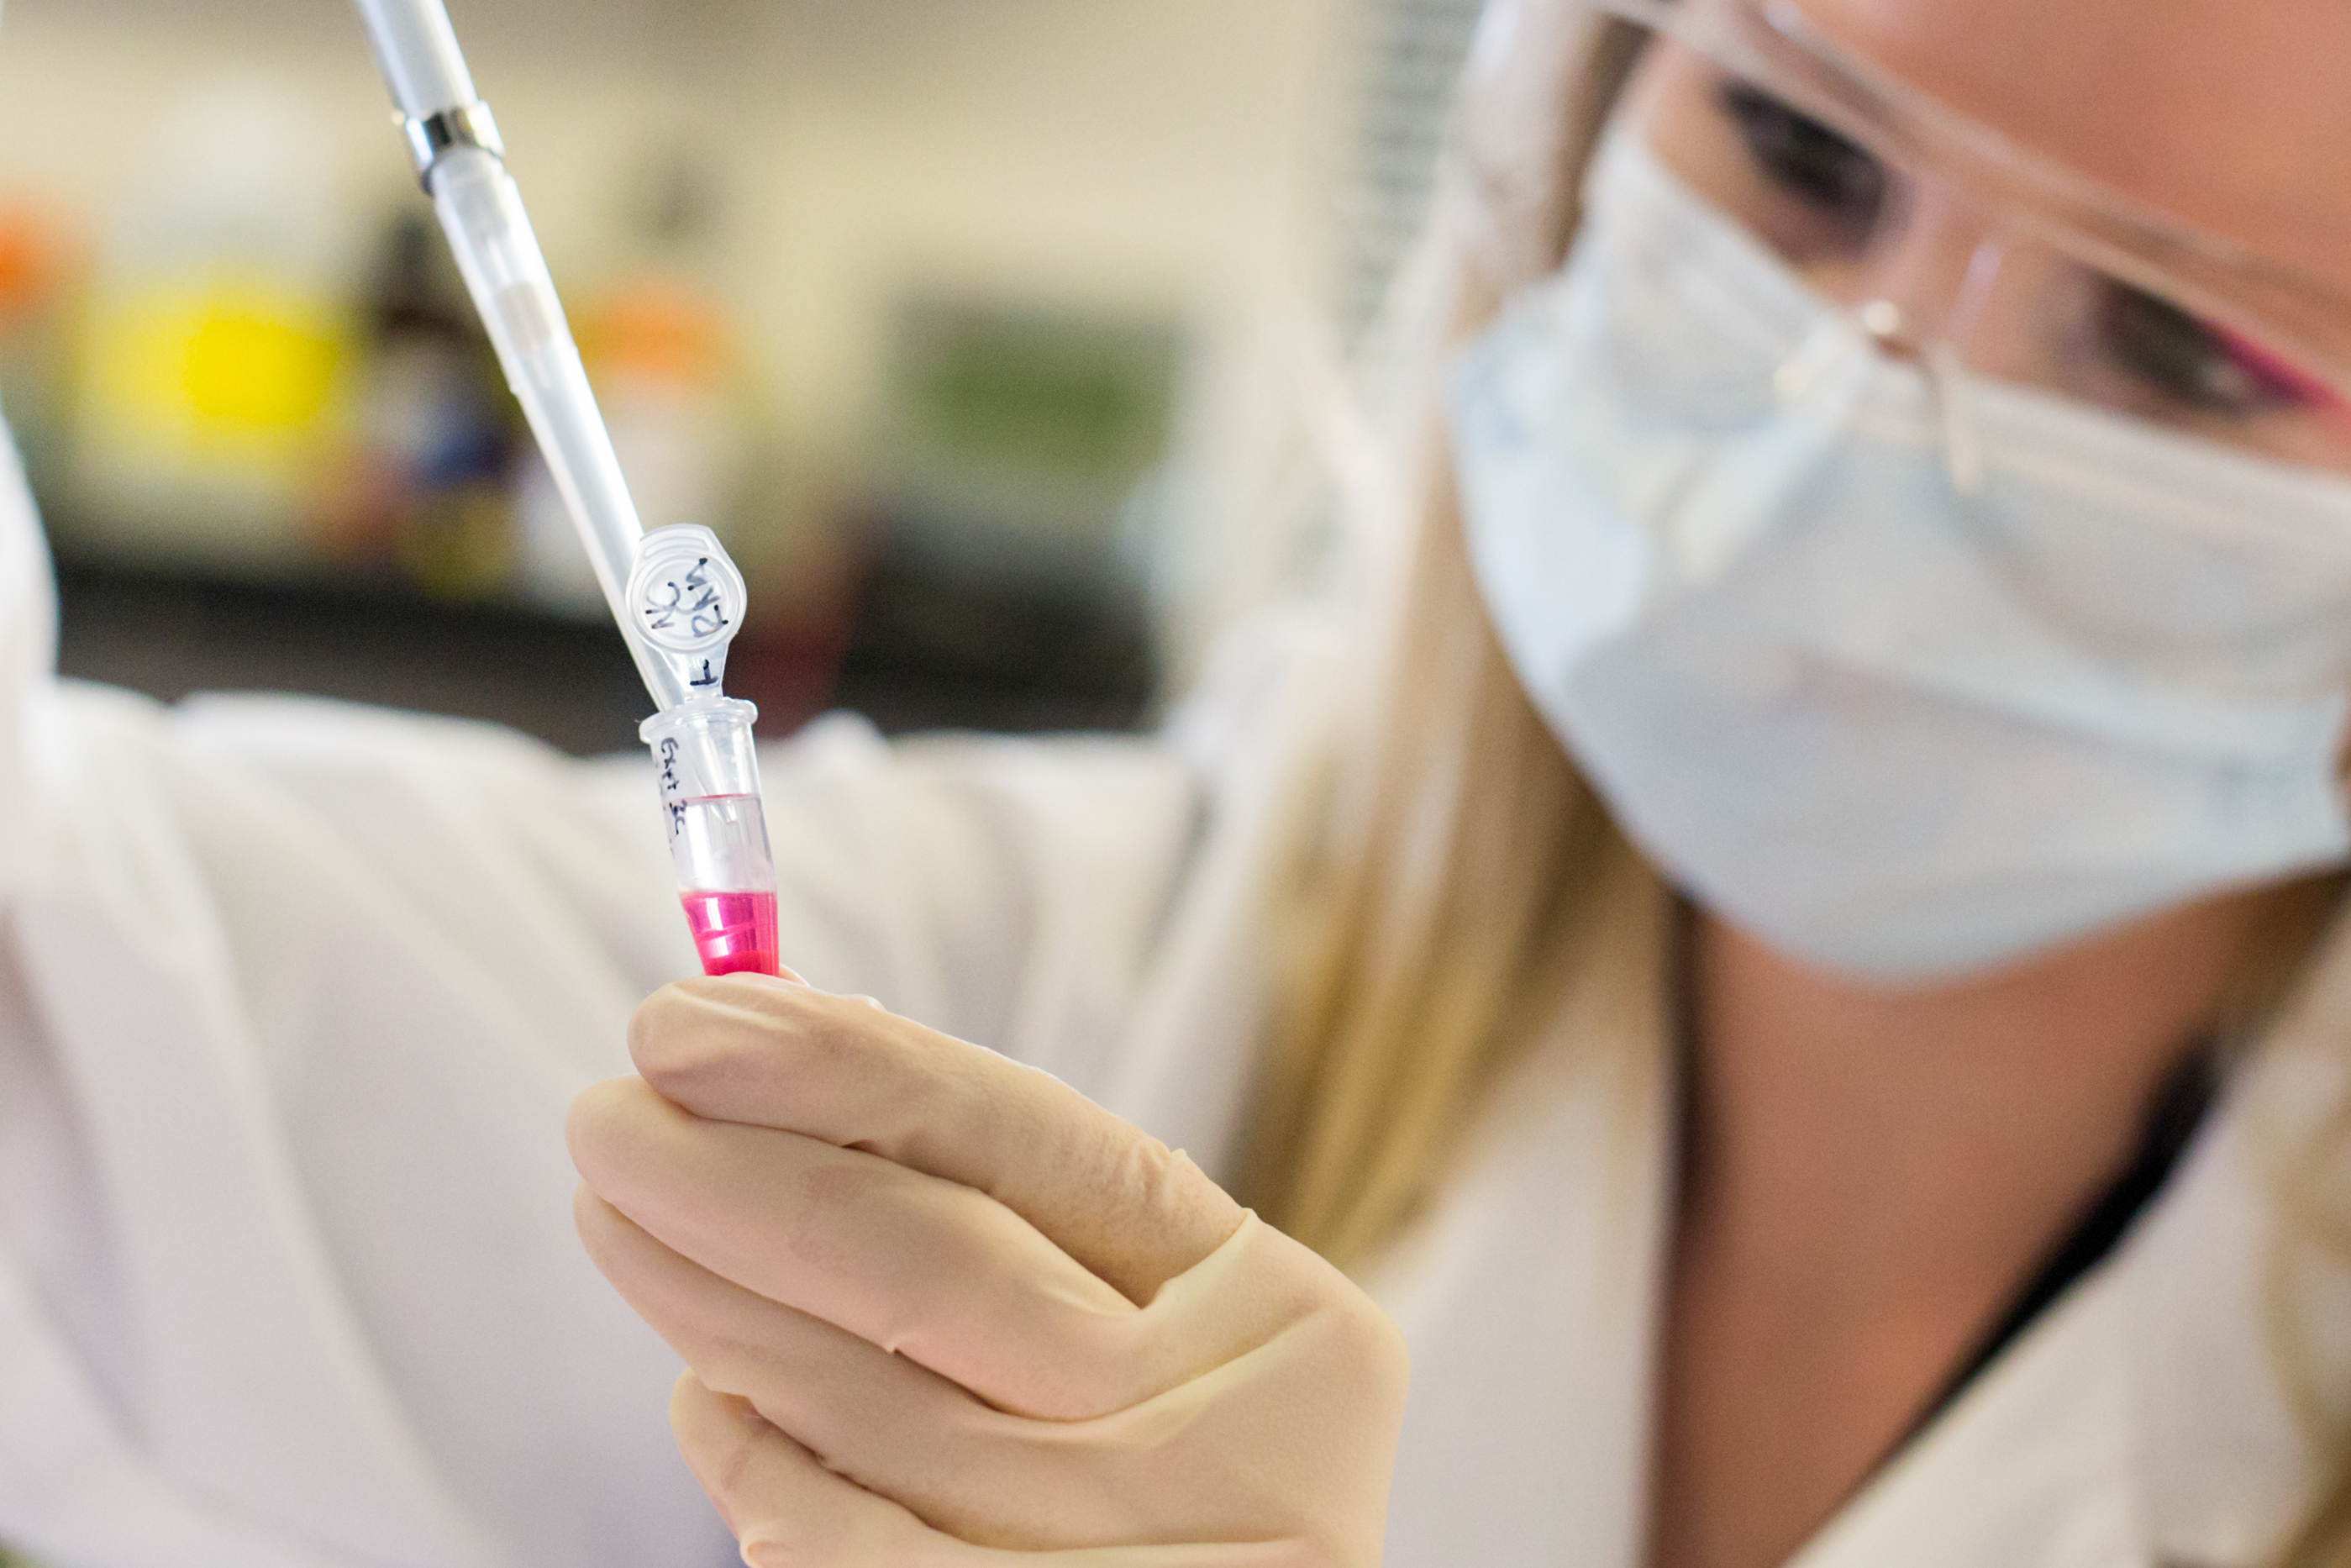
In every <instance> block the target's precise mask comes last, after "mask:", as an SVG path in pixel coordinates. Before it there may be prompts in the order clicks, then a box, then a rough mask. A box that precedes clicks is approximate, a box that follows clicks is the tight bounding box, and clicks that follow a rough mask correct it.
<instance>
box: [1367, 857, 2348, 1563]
mask: <svg viewBox="0 0 2351 1568" xmlns="http://www.w3.org/2000/svg"><path fill="white" fill-rule="evenodd" d="M1625 928H1626V929H1635V930H1640V931H1643V932H1645V933H1646V934H1647V935H1646V936H1645V938H1644V940H1645V943H1646V946H1645V947H1644V949H1643V951H1644V953H1645V955H1646V956H1644V957H1643V958H1641V959H1640V960H1638V961H1635V962H1631V963H1624V962H1622V960H1623V957H1624V956H1623V955H1619V956H1618V957H1619V961H1620V970H1619V972H1620V973H1622V974H1623V975H1625V976H1626V977H1632V978H1635V979H1636V980H1637V981H1638V982H1639V984H1638V985H1636V986H1633V987H1629V988H1628V987H1624V986H1612V985H1609V984H1607V983H1605V982H1602V983H1601V984H1599V985H1598V986H1597V987H1596V988H1595V989H1594V990H1593V992H1592V993H1591V994H1590V995H1589V996H1587V998H1585V1000H1584V1001H1583V1004H1582V1005H1580V1006H1579V1007H1578V1008H1577V1009H1576V1010H1575V1011H1574V1012H1573V1014H1572V1015H1571V1017H1570V1018H1569V1019H1567V1020H1566V1023H1565V1027H1563V1028H1562V1030H1561V1031H1560V1032H1559V1033H1558V1035H1556V1036H1555V1037H1554V1038H1553V1039H1552V1040H1549V1041H1547V1042H1545V1044H1544V1045H1543V1046H1542V1047H1541V1049H1540V1050H1539V1051H1537V1052H1536V1053H1535V1055H1534V1057H1533V1058H1532V1059H1531V1061H1529V1062H1528V1063H1526V1064H1525V1066H1524V1067H1523V1068H1522V1069H1521V1071H1520V1074H1519V1076H1518V1077H1517V1078H1515V1079H1514V1080H1513V1081H1512V1082H1510V1084H1509V1085H1507V1092H1505V1093H1504V1094H1502V1095H1501V1096H1499V1103H1498V1108H1497V1110H1496V1113H1494V1115H1493V1116H1492V1117H1491V1118H1490V1119H1489V1123H1488V1124H1487V1125H1486V1126H1484V1127H1483V1128H1481V1130H1480V1133H1479V1137H1478V1139H1477V1140H1476V1141H1475V1143H1474V1145H1473V1146H1472V1148H1471V1150H1470V1152H1469V1154H1468V1156H1467V1157H1466V1158H1465V1160H1464V1162H1463V1164H1462V1166H1461V1170H1460V1174H1459V1175H1458V1177H1457V1178H1456V1180H1455V1182H1454V1183H1453V1185H1452V1186H1450V1187H1449V1188H1448V1190H1447V1194H1446V1196H1445V1197H1444V1199H1443V1200H1442V1202H1441V1203H1440V1204H1439V1206H1438V1207H1437V1210H1436V1211H1435V1212H1434V1213H1433V1214H1432V1215H1431V1216H1430V1218H1429V1219H1428V1220H1427V1222H1426V1223H1425V1224H1424V1225H1423V1226H1422V1227H1421V1228H1419V1229H1417V1230H1416V1232H1415V1233H1413V1234H1412V1235H1410V1236H1409V1237H1407V1238H1406V1239H1405V1242H1404V1243H1403V1244H1402V1245H1400V1246H1399V1247H1398V1248H1397V1249H1395V1251H1394V1252H1393V1253H1392V1254H1391V1255H1390V1256H1389V1257H1388V1258H1387V1259H1385V1260H1384V1261H1383V1263H1382V1264H1381V1266H1380V1267H1379V1268H1378V1269H1377V1270H1374V1272H1373V1273H1372V1275H1371V1277H1370V1278H1369V1280H1368V1281H1367V1282H1368V1283H1369V1284H1370V1285H1371V1287H1372V1288H1373V1290H1374V1293H1375V1294H1376V1295H1377V1296H1378V1297H1379V1298H1380V1300H1381V1301H1382V1302H1383V1303H1384V1305H1386V1306H1387V1307H1388V1308H1389V1310H1390V1311H1391V1312H1393V1313H1394V1314H1395V1317H1396V1318H1397V1320H1398V1322H1400V1323H1401V1324H1402V1325H1403V1327H1404V1329H1405V1333H1406V1336H1407V1338H1408V1340H1409V1341H1410V1343H1411V1344H1412V1349H1413V1356H1414V1388H1413V1396H1412V1398H1413V1404H1412V1409H1411V1413H1410V1416H1409V1419H1408V1422H1407V1427H1406V1432H1405V1444H1404V1449H1403V1453H1402V1455H1401V1458H1400V1461H1399V1466H1398V1469H1397V1475H1396V1483H1395V1496H1394V1501H1393V1504H1392V1507H1391V1511H1390V1521H1391V1523H1390V1540H1389V1552H1388V1561H1389V1563H1391V1564H1393V1565H1395V1568H1419V1565H1422V1564H1432V1565H1433V1564H1437V1563H1468V1562H1476V1563H1568V1564H1574V1565H1576V1568H1618V1565H1621V1568H1635V1565H1637V1564H1638V1563H1641V1562H1642V1561H1643V1560H1644V1556H1645V1553H1646V1525H1647V1510H1648V1495H1649V1487H1650V1479H1649V1474H1648V1466H1647V1460H1648V1454H1649V1448H1650V1432H1651V1427H1652V1416H1651V1405H1652V1402H1653V1399H1654V1396H1655V1395H1654V1385H1655V1374H1654V1370H1653V1369H1654V1366H1655V1364H1656V1322H1657V1321H1658V1318H1659V1315H1660V1311H1661V1287H1662V1282H1663V1276H1664V1270H1665V1262H1666V1245H1667V1237H1668V1234H1669V1224H1670V1216H1671V1190H1672V1166H1673V1134H1674V1125H1675V1119H1674V1116H1673V1114H1672V1110H1673V1106H1674V1102H1675V1096H1676V1092H1677V1090H1676V1075H1675V1072H1674V1070H1673V1067H1674V1063H1673V1053H1672V1051H1671V1050H1670V1049H1669V1045H1670V1036H1669V1024H1670V1019H1669V1017H1668V1014H1667V1009H1666V1007H1665V1006H1664V1005H1663V1002H1662V999H1661V998H1664V997H1665V996H1666V995H1667V988H1666V985H1667V963H1666V955H1667V952H1668V950H1669V942H1670V932H1671V918H1670V915H1669V914H1668V913H1667V906H1666V904H1665V902H1664V901H1663V899H1662V898H1661V897H1659V896H1656V895H1650V896H1649V900H1648V902H1647V903H1646V904H1644V903H1641V902H1637V901H1634V900H1632V898H1631V895H1629V894H1628V903H1627V904H1626V905H1625ZM1641 987H1646V988H1647V989H1646V993H1644V992H1643V990H1642V989H1641ZM1644 995H1646V1001H1645V1000H1644V999H1643V998H1644ZM2346 1028H2351V935H2344V934H2338V935H2337V936H2336V937H2335V939H2334V941H2333V942H2332V943H2331V944H2330V946H2329V949H2328V951H2327V953H2326V955H2325V957H2324V959H2323V961H2322V962H2321V963H2319V964H2318V965H2317V966H2315V967H2314V977H2313V981H2312V983H2311V984H2310V985H2309V986H2308V987H2307V988H2305V990H2304V996H2303V999H2302V1001H2301V1002H2300V1003H2299V1004H2297V1006H2296V1007H2294V1009H2289V1011H2288V1013H2287V1014H2286V1016H2285V1021H2284V1023H2283V1025H2282V1026H2281V1028H2280V1030H2278V1038H2277V1039H2276V1040H2275V1041H2274V1042H2273V1045H2272V1046H2271V1048H2270V1049H2269V1050H2268V1051H2265V1052H2263V1053H2261V1054H2259V1055H2257V1056H2256V1057H2254V1058H2253V1059H2252V1061H2249V1063H2248V1064H2247V1065H2246V1066H2245V1067H2243V1068H2242V1069H2241V1070H2240V1071H2239V1073H2238V1075H2237V1078H2236V1080H2235V1081H2234V1082H2232V1084H2231V1089H2230V1092H2228V1093H2227V1094H2226V1095H2225V1096H2224V1098H2223V1100H2222V1102H2221V1103H2220V1105H2219V1106H2218V1107H2216V1109H2215V1112H2214V1113H2213V1115H2212V1116H2211V1118H2210V1120H2209V1121H2208V1124H2207V1125H2206V1126H2205V1127H2204V1129H2203V1130H2202V1131H2201V1133H2199V1136H2198V1137H2197V1139H2196V1141H2195V1143H2194V1144H2193V1145H2192V1146H2191V1148H2190V1150H2189V1154H2188V1155H2187V1156H2186V1158H2185V1159H2184V1160H2183V1161H2182V1164H2181V1166H2180V1168H2179V1171H2178V1172H2177V1173H2176V1174H2175V1175H2174V1176H2173V1179H2172V1180H2171V1182H2170V1183H2169V1185H2168V1186H2167V1187H2166V1189H2165V1190H2164V1192H2163V1193H2162V1194H2161V1195H2160V1196H2159V1197H2158V1199H2157V1201H2156V1202H2155V1204H2154V1205H2153V1206H2152V1207H2151V1208H2150V1209H2149V1211H2148V1212H2147V1214H2146V1215H2145V1216H2143V1217H2142V1218H2141V1220H2140V1222H2139V1224H2138V1225H2137V1227H2136V1228H2135V1229H2134V1231H2133V1233H2132V1234H2131V1235H2130V1236H2129V1237H2128V1238H2127V1239H2126V1240H2125V1242H2124V1244H2123V1245H2122V1247H2121V1248H2119V1249H2117V1251H2116V1254H2115V1255H2114V1256H2113V1257H2111V1258H2110V1259H2108V1260H2107V1261H2106V1262H2105V1263H2104V1264H2103V1265H2101V1266H2100V1267H2099V1268H2098V1269H2096V1270H2093V1271H2092V1272H2091V1273H2090V1274H2088V1275H2086V1276H2085V1278H2084V1279H2082V1280H2081V1281H2077V1282H2076V1283H2075V1284H2074V1287H2073V1288H2072V1289H2071V1290H2069V1291H2067V1292H2066V1293H2065V1294H2064V1296H2063V1297H2062V1298H2061V1299H2060V1300H2059V1301H2057V1302H2056V1303H2054V1304H2053V1306H2052V1307H2051V1309H2050V1310H2049V1311H2048V1312H2045V1313H2044V1314H2043V1317H2042V1318H2041V1319H2040V1320H2039V1321H2038V1322H2035V1323H2033V1324H2032V1325H2031V1326H2030V1327H2029V1328H2028V1329H2027V1330H2026V1332H2025V1333H2023V1334H2022V1335H2021V1336H2020V1338H2019V1339H2018V1341H2017V1342H2016V1343H2014V1344H2012V1345H2011V1347H2010V1348H2009V1349H2008V1351H2007V1352H2006V1353H2005V1354H2002V1355H2001V1357H2000V1358H1999V1359H1998V1360H1997V1361H1996V1362H1994V1363H1993V1364H1992V1365H1991V1366H1990V1367H1989V1368H1988V1369H1986V1371H1985V1372H1984V1373H1983V1374H1982V1375H1980V1377H1979V1378H1978V1379H1977V1381H1976V1382H1975V1383H1974V1384H1973V1385H1970V1387H1969V1388H1968V1389H1967V1390H1966V1391H1965V1392H1964V1393H1963V1394H1962V1395H1961V1396H1960V1397H1959V1398H1958V1399H1957V1400H1956V1401H1955V1402H1954V1403H1953V1405H1952V1406H1951V1407H1950V1408H1949V1410H1947V1411H1946V1412H1945V1413H1944V1414H1943V1415H1942V1416H1940V1417H1939V1418H1938V1420H1937V1421H1936V1422H1935V1423H1934V1424H1933V1425H1932V1426H1931V1427H1928V1429H1927V1430H1926V1431H1925V1432H1923V1433H1922V1434H1920V1436H1919V1437H1917V1440H1915V1441H1914V1442H1912V1443H1911V1444H1910V1445H1908V1447H1907V1448H1905V1450H1904V1451H1903V1452H1902V1453H1900V1454H1899V1455H1897V1456H1896V1458H1894V1459H1893V1460H1892V1461H1890V1462H1889V1463H1888V1464H1887V1465H1886V1467H1885V1469H1882V1470H1881V1471H1880V1472H1879V1473H1878V1474H1877V1475H1876V1477H1874V1478H1873V1479H1871V1480H1870V1481H1869V1483H1868V1484H1866V1485H1865V1487H1864V1488H1863V1489H1862V1490H1860V1491H1859V1492H1858V1493H1857V1494H1856V1495H1855V1498H1854V1499H1853V1500H1851V1501H1850V1502H1849V1503H1848V1504H1847V1505H1846V1506H1845V1507H1844V1509H1843V1510H1841V1511H1840V1512H1839V1513H1838V1514H1837V1515H1836V1516H1835V1517H1834V1519H1832V1520H1831V1521H1829V1522H1828V1523H1827V1524H1826V1525H1825V1526H1824V1527H1823V1529H1822V1530H1821V1531H1819V1532H1818V1533H1817V1534H1816V1535H1815V1536H1814V1538H1813V1540H1812V1541H1811V1542H1808V1543H1807V1544H1806V1546H1805V1547H1804V1548H1803V1549H1802V1551H1801V1552H1799V1553H1798V1554H1797V1556H1796V1557H1795V1558H1794V1559H1793V1560H1792V1563H1791V1568H1882V1565H1883V1564H1885V1563H1902V1564H1904V1568H1987V1565H1990V1564H1995V1563H1997V1564H2002V1565H2006V1564H2012V1563H2029V1564H2032V1565H2033V1568H2152V1565H2154V1564H2158V1563H2161V1564H2193V1565H2195V1568H2267V1564H2269V1563H2272V1562H2273V1561H2274V1558H2275V1556H2276V1553H2277V1552H2278V1550H2279V1549H2280V1547H2281V1545H2282V1544H2283V1541H2284V1540H2285V1539H2286V1538H2287V1536H2288V1535H2289V1533H2290V1532H2291V1531H2292V1530H2293V1528H2294V1525H2295V1523H2296V1522H2297V1521H2298V1520H2299V1518H2300V1517H2301V1515H2302V1513H2303V1512H2304V1511H2305V1510H2306V1508H2307V1506H2308V1504H2309V1501H2310V1500H2311V1493H2312V1490H2313V1486H2312V1483H2313V1481H2314V1476H2315V1469H2316V1466H2315V1461H2314V1455H2313V1453H2312V1451H2311V1448H2310V1446H2309V1443H2308V1441H2307V1439H2306V1437H2305V1436H2304V1429H2303V1427H2302V1426H2301V1425H2300V1423H2299V1422H2298V1420H2297V1418H2296V1416H2295V1415H2294V1404H2293V1402H2292V1399H2291V1397H2290V1396H2289V1394H2288V1392H2287V1389H2286V1385H2285V1382H2284V1380H2283V1377H2282V1376H2281V1375H2280V1371H2279V1367H2278V1364H2277V1362H2276V1360H2275V1359H2274V1357H2273V1347H2272V1343H2271V1341H2270V1334H2269V1325H2270V1324H2271V1323H2272V1322H2273V1321H2274V1319H2273V1314H2272V1312H2271V1304H2270V1301H2269V1300H2268V1297H2267V1294H2266V1292H2267V1291H2268V1289H2269V1284H2268V1281H2269V1280H2270V1279H2271V1277H2272V1276H2271V1263H2272V1260H2273V1258H2274V1257H2275V1256H2276V1253H2275V1247H2276V1245H2277V1242H2278V1237H2279V1227H2278V1212H2279V1211H2278V1205H2277V1199H2276V1197H2275V1193H2274V1188H2273V1178H2272V1174H2271V1173H2272V1171H2273V1167H2274V1165H2275V1161H2274V1159H2273V1158H2272V1157H2271V1156H2270V1155H2269V1153H2268V1151H2270V1150H2272V1149H2273V1148H2274V1147H2275V1146H2276V1140H2277V1134H2276V1131H2275V1128H2274V1126H2273V1123H2274V1117H2273V1114H2272V1113H2271V1111H2270V1109H2269V1107H2270V1106H2271V1105H2272V1104H2273V1103H2274V1102H2277V1101H2280V1100H2283V1102H2285V1103H2287V1104H2289V1105H2301V1106H2311V1105H2331V1104H2335V1103H2338V1102H2337V1099H2336V1096H2337V1095H2339V1093H2340V1083H2339V1066H2337V1065H2331V1064H2336V1062H2337V1053H2338V1051H2339V1047H2336V1046H2335V1045H2333V1044H2331V1043H2330V1042H2331V1041H2334V1040H2340V1039H2341V1037H2342V1035H2343V1032H2344V1030H2346ZM2328 1072H2333V1073H2336V1074H2337V1076H2336V1077H2335V1078H2333V1079H2330V1081H2329V1082H2327V1083H2326V1084H2325V1086H2324V1092H2319V1089H2320V1086H2318V1085H2316V1084H2315V1083H2314V1076H2315V1075H2319V1074H2321V1073H2328ZM2337 1300H2340V1298H2339V1297H2338V1298H2337ZM2335 1322H2337V1324H2338V1325H2340V1324H2342V1323H2351V1314H2345V1313H2339V1312H2338V1313H2337V1314H2336V1319H2335ZM2333 1348H2334V1349H2335V1351H2337V1352H2338V1353H2340V1352H2344V1351H2351V1345H2337V1346H2335V1347H2333ZM2330 1364H2331V1363H2330Z"/></svg>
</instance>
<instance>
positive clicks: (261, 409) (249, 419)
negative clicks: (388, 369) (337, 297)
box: [84, 275, 350, 478]
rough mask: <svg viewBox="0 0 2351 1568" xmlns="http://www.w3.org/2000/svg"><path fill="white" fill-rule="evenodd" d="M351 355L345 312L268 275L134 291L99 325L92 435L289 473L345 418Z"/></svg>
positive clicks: (93, 351) (165, 454)
mask: <svg viewBox="0 0 2351 1568" xmlns="http://www.w3.org/2000/svg"><path fill="white" fill-rule="evenodd" d="M349 361H350V329H349V326H348V324H347V322H346V321H345V320H344V319H343V314H342V312H340V311H339V310H337V309H336V308H334V307H333V306H332V305H331V304H329V302H327V301H324V300H320V299H318V298H305V297H303V296H301V295H298V294H296V293H293V292H291V291H289V290H287V289H285V288H282V287H274V286H273V285H272V284H271V282H270V281H269V280H267V279H266V278H260V277H236V276H234V275H228V276H223V277H217V278H214V279H211V280H207V281H205V282H203V283H197V284H193V285H173V284H160V285H147V286H143V287H135V288H132V289H127V290H125V291H123V292H122V293H121V294H120V295H118V296H116V297H115V298H112V299H110V300H106V301H104V302H103V303H102V304H101V306H100V308H99V313H98V314H97V316H96V318H95V319H93V321H92V322H91V330H90V340H89V380H88V382H87V389H86V392H85V405H84V414H85V418H86V421H87V423H86V424H85V427H84V428H85V434H86V436H87V437H89V438H90V439H94V440H95V441H97V442H98V443H99V444H103V445H106V446H109V447H111V448H115V449H117V450H120V449H122V448H125V447H128V448H131V449H134V450H135V454H136V455H137V457H138V459H139V460H140V461H141V465H145V464H148V463H152V462H154V461H156V460H158V459H165V458H175V459H178V460H180V461H183V462H186V463H190V464H193V465H199V466H215V465H217V466H220V467H226V468H234V469H244V470H249V471H253V472H255V473H256V475H263V474H266V475H267V476H271V477H286V478H290V477H292V476H293V473H292V471H294V470H298V469H303V468H306V467H307V466H308V465H310V464H311V463H312V462H313V461H314V460H315V458H316V456H317V454H318V449H319V444H320V443H321V441H322V440H323V439H325V438H327V437H329V436H330V435H332V434H335V433H336V431H337V429H338V428H339V426H340V423H341V422H342V421H343V420H344V419H345V418H346V417H347V415H348V412H349V410H348V402H349V388H348V386H347V384H346V383H347V382H348V379H349V368H350V367H349ZM125 455H131V454H130V453H126V454H125Z"/></svg>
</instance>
